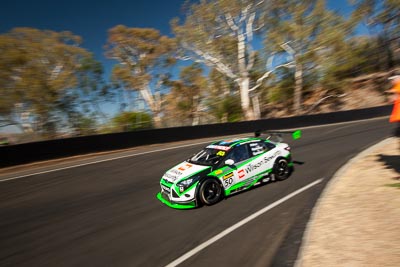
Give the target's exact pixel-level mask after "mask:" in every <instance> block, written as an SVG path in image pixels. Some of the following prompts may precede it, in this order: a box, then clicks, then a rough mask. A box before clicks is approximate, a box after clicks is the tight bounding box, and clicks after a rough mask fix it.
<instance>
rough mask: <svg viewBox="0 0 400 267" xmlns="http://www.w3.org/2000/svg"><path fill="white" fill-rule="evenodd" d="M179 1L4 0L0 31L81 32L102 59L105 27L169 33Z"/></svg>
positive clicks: (332, 4)
mask: <svg viewBox="0 0 400 267" xmlns="http://www.w3.org/2000/svg"><path fill="white" fill-rule="evenodd" d="M327 2H328V7H329V8H331V9H335V10H338V11H341V12H344V13H345V14H349V8H348V5H347V1H346V0H329V1H327ZM183 3H184V0H151V1H149V0H147V1H146V0H130V1H118V0H114V1H109V0H100V1H85V0H81V1H77V0H69V1H61V0H58V1H54V0H53V1H50V0H35V1H31V0H13V1H10V0H6V1H3V2H2V5H1V9H0V34H1V33H5V32H8V31H10V30H11V29H12V28H14V27H33V28H38V29H48V30H54V31H63V30H68V31H71V32H73V33H74V34H76V35H79V36H81V37H82V38H83V41H84V42H83V44H82V46H83V47H85V48H87V49H88V50H90V51H92V52H93V53H94V54H95V55H96V57H97V59H98V60H101V61H103V60H104V59H105V58H104V55H103V54H104V50H103V45H104V44H105V43H106V40H107V30H108V29H110V28H112V27H114V26H116V25H118V24H123V25H126V26H129V27H150V28H156V29H158V30H160V31H161V32H162V33H163V34H167V35H170V34H171V32H170V27H169V22H170V20H171V19H172V18H174V17H178V16H181V15H182V13H181V6H182V4H183Z"/></svg>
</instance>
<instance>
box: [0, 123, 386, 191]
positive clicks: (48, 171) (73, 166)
mask: <svg viewBox="0 0 400 267" xmlns="http://www.w3.org/2000/svg"><path fill="white" fill-rule="evenodd" d="M386 117H389V116H382V117H377V118H371V119H365V120H356V121H349V122H338V123H331V124H324V125H315V126H307V127H298V128H294V129H285V130H298V129H301V130H306V129H311V128H320V127H328V126H334V125H342V124H349V123H357V122H363V121H370V120H379V119H382V118H386ZM242 135H243V134H241V135H237V136H242ZM206 143H210V142H209V141H204V142H200V143H195V144H187V145H182V146H174V147H169V148H163V149H156V150H151V151H146V152H141V153H136V154H130V155H124V156H119V157H114V158H108V159H103V160H98V161H92V162H87V163H82V164H77V165H71V166H67V167H62V168H56V169H51V170H47V171H39V172H34V173H30V174H24V175H20V176H16V177H11V178H5V179H1V178H0V183H1V182H6V181H12V180H17V179H21V178H25V177H29V176H34V175H40V174H46V173H50V172H56V171H62V170H67V169H72V168H77V167H82V166H87V165H92V164H97V163H102V162H107V161H112V160H117V159H123V158H129V157H134V156H140V155H145V154H150V153H155V152H161V151H167V150H171V149H176V148H182V147H190V146H195V145H201V144H206Z"/></svg>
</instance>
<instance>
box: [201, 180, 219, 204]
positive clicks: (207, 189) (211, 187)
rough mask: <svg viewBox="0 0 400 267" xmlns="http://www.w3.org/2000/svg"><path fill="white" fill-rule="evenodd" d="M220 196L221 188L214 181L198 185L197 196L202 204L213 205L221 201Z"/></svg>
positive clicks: (206, 181)
mask: <svg viewBox="0 0 400 267" xmlns="http://www.w3.org/2000/svg"><path fill="white" fill-rule="evenodd" d="M222 195H223V193H222V186H221V184H220V183H219V182H218V181H217V180H216V179H207V180H205V181H204V182H203V183H202V184H201V185H200V188H199V193H198V196H199V199H200V202H201V203H202V204H205V205H207V206H211V205H214V204H215V203H217V202H219V201H220V200H221V198H222Z"/></svg>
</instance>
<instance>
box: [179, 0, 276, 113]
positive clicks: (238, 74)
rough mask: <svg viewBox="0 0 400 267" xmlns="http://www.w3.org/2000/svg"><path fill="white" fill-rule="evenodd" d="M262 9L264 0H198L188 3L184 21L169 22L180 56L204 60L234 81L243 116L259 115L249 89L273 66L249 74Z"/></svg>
mask: <svg viewBox="0 0 400 267" xmlns="http://www.w3.org/2000/svg"><path fill="white" fill-rule="evenodd" d="M264 12H265V2H264V1H263V0H214V1H212V0H201V1H199V2H198V3H194V4H192V5H189V6H187V9H186V16H185V19H184V22H183V23H180V22H179V20H178V19H174V20H173V21H172V23H171V24H172V29H173V32H174V33H175V36H176V38H177V41H178V44H179V47H180V48H181V49H182V51H183V55H182V58H186V59H190V60H193V61H196V62H200V63H203V64H206V65H207V66H209V67H210V68H213V69H215V70H217V71H219V72H220V73H222V74H223V75H225V76H227V77H228V78H230V79H232V80H233V81H235V83H236V84H237V88H239V93H240V100H241V107H242V110H243V114H244V117H245V119H246V120H252V119H258V118H259V112H255V111H254V109H253V108H252V105H251V101H250V99H251V91H252V89H254V90H255V89H256V88H258V87H259V86H260V84H261V83H262V82H263V80H264V79H266V78H268V76H269V74H270V73H271V71H272V70H273V69H269V70H267V71H265V70H264V72H263V73H261V74H260V76H259V77H256V78H254V77H252V76H251V75H250V72H251V71H252V70H253V68H254V67H255V61H256V55H257V49H255V48H254V47H255V45H256V34H257V33H259V32H260V31H261V30H262V29H263V28H264V26H265V24H264V19H265V17H264V16H263V14H264Z"/></svg>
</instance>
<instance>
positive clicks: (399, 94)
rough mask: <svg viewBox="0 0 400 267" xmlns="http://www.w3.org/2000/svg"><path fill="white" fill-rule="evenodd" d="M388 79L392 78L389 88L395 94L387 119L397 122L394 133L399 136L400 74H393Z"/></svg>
mask: <svg viewBox="0 0 400 267" xmlns="http://www.w3.org/2000/svg"><path fill="white" fill-rule="evenodd" d="M389 80H392V83H393V87H392V89H390V92H391V93H394V94H395V95H396V96H395V97H396V98H395V100H394V106H393V110H392V114H391V115H390V119H389V121H390V122H392V123H397V124H398V126H397V129H396V132H395V135H396V136H398V137H400V75H394V76H392V77H390V78H389Z"/></svg>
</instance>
